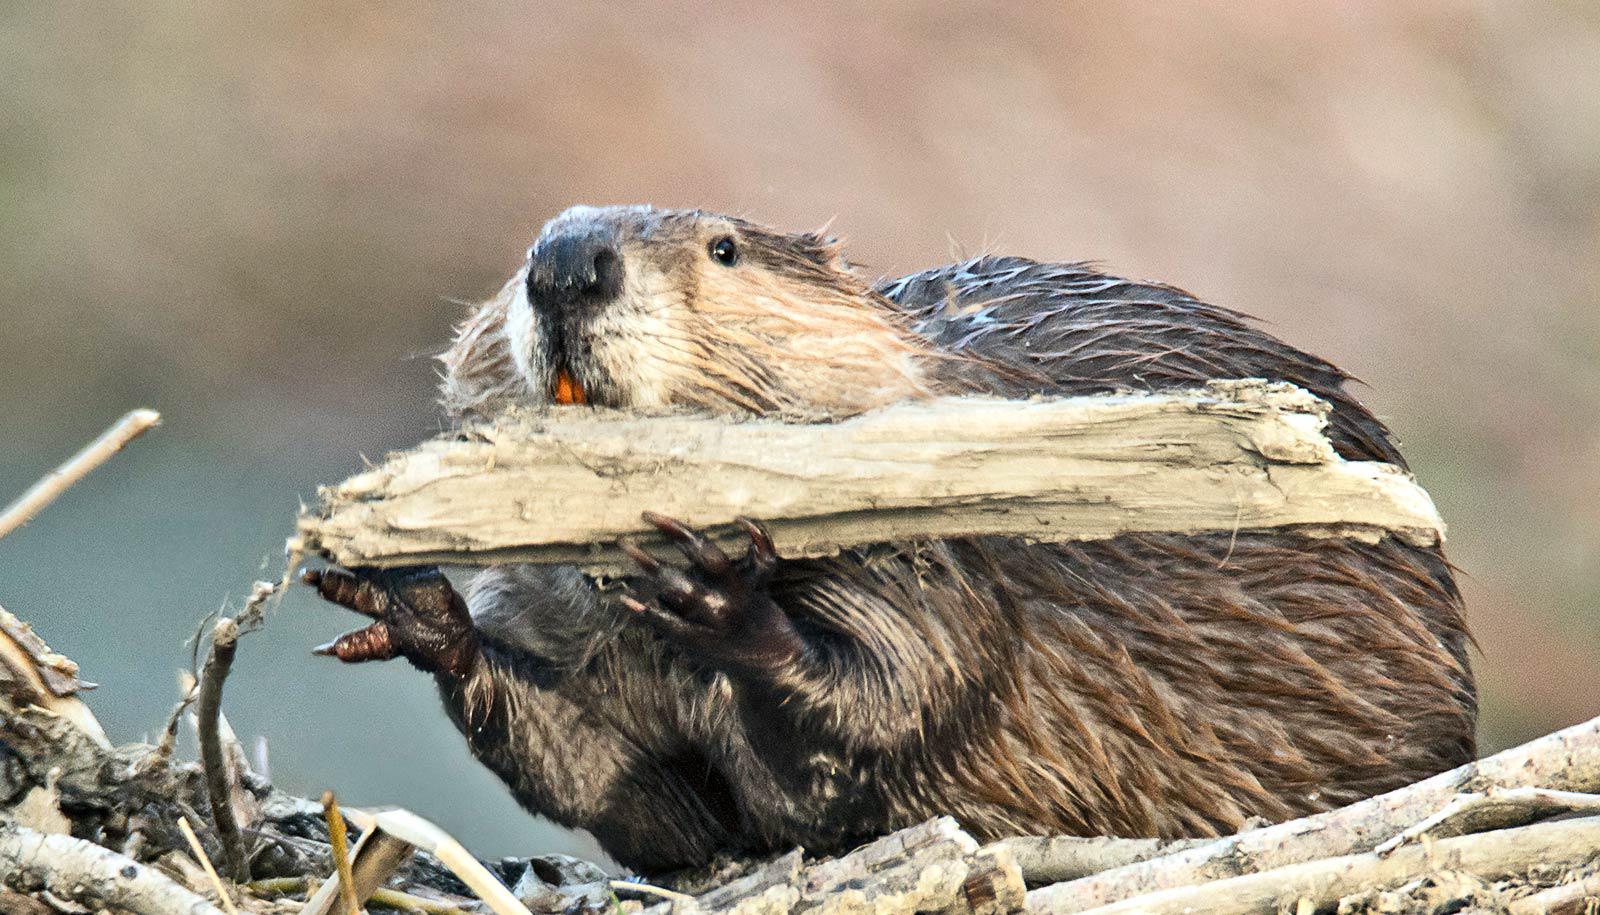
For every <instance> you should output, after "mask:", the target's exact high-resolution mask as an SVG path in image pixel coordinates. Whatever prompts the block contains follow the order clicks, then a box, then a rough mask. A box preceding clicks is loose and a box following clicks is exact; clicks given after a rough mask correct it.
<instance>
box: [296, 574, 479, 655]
mask: <svg viewBox="0 0 1600 915" xmlns="http://www.w3.org/2000/svg"><path fill="white" fill-rule="evenodd" d="M301 580H302V581H304V582H305V583H306V584H308V585H311V586H312V587H314V588H316V589H317V593H318V594H320V595H322V597H323V598H324V599H326V600H330V601H332V602H334V603H336V604H338V605H339V606H341V607H346V608H349V609H351V610H354V611H355V612H357V613H360V614H362V615H363V616H370V617H372V618H373V619H375V620H377V622H375V623H373V624H372V625H370V626H367V627H366V628H364V629H357V630H356V631H354V632H347V633H345V634H344V635H341V636H339V637H338V638H337V639H334V640H333V641H331V642H329V643H328V644H326V645H322V646H320V647H318V648H316V649H314V650H315V652H316V653H317V654H322V655H332V656H333V657H336V658H338V659H339V660H341V661H344V662H346V663H351V664H354V663H358V662H361V661H386V660H388V659H390V658H394V657H404V658H405V659H406V660H408V661H410V662H411V663H412V664H414V665H416V666H417V667H418V668H419V669H421V670H425V671H428V672H430V673H431V672H435V671H439V672H444V673H447V674H451V675H454V676H457V677H464V676H466V675H467V674H469V673H471V672H472V665H473V662H474V661H476V659H477V657H478V640H477V637H476V636H475V635H474V633H473V629H472V616H471V614H469V613H468V612H467V604H466V601H464V600H462V599H461V595H459V594H457V593H456V590H455V588H453V587H451V585H450V581H449V579H447V578H445V577H444V575H443V574H442V573H440V571H439V570H438V569H436V568H434V567H433V566H410V567H407V568H402V569H366V568H362V569H352V570H349V571H345V570H344V569H319V570H312V571H308V572H306V573H304V574H303V575H302V576H301Z"/></svg>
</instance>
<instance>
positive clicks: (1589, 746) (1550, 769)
mask: <svg viewBox="0 0 1600 915" xmlns="http://www.w3.org/2000/svg"><path fill="white" fill-rule="evenodd" d="M1518 787H1541V788H1554V789H1557V790H1560V791H1577V792H1584V793H1591V794H1592V793H1596V792H1597V791H1600V718H1595V719H1592V720H1590V721H1586V722H1584V723H1583V724H1578V725H1573V726H1572V727H1570V728H1567V729H1565V730H1562V731H1557V732H1556V733H1554V734H1550V735H1548V736H1545V737H1541V738H1539V739H1538V740H1534V741H1531V742H1529V743H1525V744H1523V745H1522V746H1519V747H1513V748H1512V749H1509V750H1506V751H1504V752H1501V753H1497V754H1495V755H1494V756H1490V757H1488V758H1486V759H1480V760H1477V761H1475V762H1470V763H1467V764H1466V765H1464V766H1460V767H1457V768H1455V769H1451V770H1450V771H1448V772H1441V773H1440V774H1438V775H1435V776H1433V777H1432V778H1428V779H1424V780H1423V781H1420V782H1417V783H1415V784H1412V785H1407V786H1406V787H1404V788H1399V789H1396V790H1394V791H1391V792H1389V793H1388V794H1380V795H1378V796H1377V797H1373V798H1368V799H1367V800H1364V801H1358V802H1356V803H1354V804H1351V805H1349V806H1347V807H1341V808H1339V809H1338V810H1330V811H1328V812H1327V813H1319V814H1316V815H1314V816H1309V817H1303V818H1301V819H1298V820H1290V821H1288V822H1286V823H1278V824H1276V825H1273V826H1266V827H1263V828H1261V829H1254V830H1251V831H1249V832H1244V833H1240V834H1239V835H1236V836H1228V837H1226V838H1222V839H1217V840H1215V841H1213V842H1210V843H1207V844H1204V845H1200V846H1198V847H1194V848H1187V849H1185V850H1183V851H1179V852H1177V853H1176V854H1171V855H1166V856H1163V857H1159V858H1152V859H1150V860H1148V861H1142V862H1139V863H1136V864H1129V865H1126V866H1123V867H1118V868H1115V869H1112V870H1108V871H1105V872H1103V873H1099V874H1094V875H1092V876H1088V877H1082V878H1080V879H1077V880H1068V881H1066V882H1064V883H1056V884H1052V885H1050V886H1046V887H1042V888H1040V889H1036V890H1033V891H1032V892H1030V893H1029V894H1028V908H1029V910H1030V911H1034V912H1041V913H1046V912H1047V913H1052V915H1066V913H1071V912H1083V911H1087V910H1090V909H1095V908H1097V907H1099V906H1105V905H1110V904H1112V903H1116V902H1119V901H1121V900H1125V899H1131V898H1133V897H1135V896H1142V895H1145V894H1148V893H1155V892H1157V891H1161V890H1167V889H1173V888H1175V887H1183V886H1189V885H1191V884H1200V883H1206V882H1209V881H1213V880H1222V879H1225V878H1230V877H1239V876H1242V875H1245V874H1253V873H1256V872H1259V871H1265V870H1272V869H1275V868H1280V867H1285V866H1288V865H1295V864H1301V863H1304V862H1306V861H1312V860H1316V859H1321V858H1333V857H1339V856H1343V855H1349V854H1352V853H1364V852H1369V851H1372V850H1373V849H1374V848H1376V847H1377V846H1378V845H1379V844H1380V843H1381V842H1383V841H1384V840H1386V839H1388V838H1390V837H1392V836H1394V835H1396V834H1398V833H1401V832H1403V831H1404V830H1406V829H1407V828H1408V827H1410V826H1411V825H1413V824H1415V823H1418V822H1421V821H1423V820H1425V819H1427V818H1428V817H1429V816H1431V815H1433V814H1434V813H1437V812H1438V811H1440V810H1442V809H1445V808H1446V807H1448V806H1450V805H1451V804H1452V802H1454V801H1455V799H1456V798H1457V797H1458V796H1459V795H1461V794H1464V793H1469V792H1471V793H1484V792H1487V791H1491V790H1494V789H1506V788H1518ZM1401 850H1402V851H1403V850H1404V849H1401ZM1395 853H1396V854H1398V853H1399V852H1395Z"/></svg>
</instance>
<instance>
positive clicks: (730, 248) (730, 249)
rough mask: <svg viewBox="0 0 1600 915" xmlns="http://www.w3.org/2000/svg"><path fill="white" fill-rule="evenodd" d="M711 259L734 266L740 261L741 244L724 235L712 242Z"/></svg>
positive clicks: (725, 265) (723, 264) (727, 265)
mask: <svg viewBox="0 0 1600 915" xmlns="http://www.w3.org/2000/svg"><path fill="white" fill-rule="evenodd" d="M711 259H712V260H714V261H716V262H717V263H719V264H721V265H722V266H724V267H732V266H733V265H734V264H737V263H738V262H739V246H738V245H736V244H734V243H733V239H732V238H730V237H729V236H726V235H724V236H722V237H721V238H719V239H717V240H716V241H714V242H712V243H711Z"/></svg>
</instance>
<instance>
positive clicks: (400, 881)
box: [0, 381, 1600, 915]
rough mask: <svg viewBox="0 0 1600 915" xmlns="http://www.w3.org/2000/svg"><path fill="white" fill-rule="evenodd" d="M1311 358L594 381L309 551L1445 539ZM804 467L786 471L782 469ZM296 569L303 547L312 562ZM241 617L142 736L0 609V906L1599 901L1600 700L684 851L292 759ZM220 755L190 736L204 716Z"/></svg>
mask: <svg viewBox="0 0 1600 915" xmlns="http://www.w3.org/2000/svg"><path fill="white" fill-rule="evenodd" d="M155 421H156V417H155V415H154V414H153V413H150V412H149V411H138V412H136V413H135V414H130V416H129V417H127V418H125V420H124V421H123V423H122V424H119V425H118V426H117V427H115V428H114V429H113V430H111V431H110V432H108V433H107V435H106V436H103V437H102V438H101V439H100V440H98V441H97V442H96V443H94V444H92V445H91V446H90V447H88V448H86V449H85V450H84V452H82V453H80V455H78V456H76V457H75V458H74V459H73V460H71V461H69V462H68V463H67V464H66V465H63V468H62V469H61V470H60V471H58V472H57V473H55V474H53V475H52V476H51V477H49V478H47V479H46V480H45V481H42V482H41V484H40V485H39V486H38V487H35V488H34V490H31V491H30V492H29V493H28V494H27V495H25V496H24V497H23V499H20V500H18V502H17V503H15V504H14V505H13V506H12V507H11V508H8V509H7V510H6V511H4V512H0V536H4V534H5V533H6V532H7V531H9V530H11V529H14V528H15V527H16V526H19V525H21V524H23V523H25V522H26V521H27V519H28V518H30V517H32V515H33V514H34V513H36V512H38V511H39V510H40V509H41V508H43V507H44V506H45V505H46V504H48V502H49V501H50V500H51V499H52V498H54V496H55V495H57V494H59V493H60V492H61V491H62V490H63V489H64V488H65V487H66V486H68V485H70V484H71V482H72V480H74V479H77V478H79V477H81V476H82V475H83V474H84V473H87V472H88V471H89V469H91V468H92V467H93V466H94V465H95V464H96V463H98V462H99V461H103V460H104V459H105V458H106V457H109V456H110V455H111V454H114V453H115V452H116V451H117V449H119V448H120V447H122V446H123V445H125V444H126V443H127V442H128V441H130V440H132V438H133V437H135V436H137V435H138V434H139V432H141V431H143V430H144V429H148V428H149V427H150V426H152V425H154V423H155ZM1325 424H1326V407H1325V405H1323V404H1321V403H1320V402H1319V401H1317V400H1316V399H1315V398H1312V397H1310V396H1309V395H1307V394H1305V392H1303V391H1299V390H1298V389H1294V388H1290V387H1286V386H1282V385H1273V384H1266V383H1263V382H1251V381H1246V382H1218V383H1215V384H1213V385H1210V386H1208V387H1206V388H1204V389H1201V390H1196V391H1190V392H1179V393H1174V394H1161V395H1126V396H1113V397H1099V398H1079V399H1058V400H1048V401H1037V402H1030V403H1026V404H1016V403H1005V402H999V401H983V400H956V401H944V402H935V403H930V404H918V405H909V406H904V407H896V408H890V409H888V410H884V411H880V412H877V413H874V414H869V415H866V416H862V417H858V418H855V419H851V420H847V421H843V422H838V423H824V424H820V425H806V426H797V425H792V424H787V423H782V422H759V423H748V424H735V425H730V424H727V423H723V422H719V421H715V420H710V419H704V418H694V417H658V418H639V417H625V416H604V415H597V414H595V413H592V412H584V413H575V412H568V413H560V412H547V413H542V414H528V415H515V416H510V417H503V418H501V419H500V420H499V421H497V422H494V423H488V424H482V425H477V426H472V427H468V428H466V429H463V430H460V431H458V432H457V433H456V434H453V435H451V436H449V437H446V438H443V439H439V440H435V441H432V442H428V443H425V444H424V445H423V446H421V447H419V448H418V449H414V450H412V451H409V452H406V453H404V454H400V455H396V456H392V457H391V458H390V459H389V460H388V461H386V462H385V463H384V464H382V465H380V466H378V467H376V468H374V469H372V470H370V471H368V472H366V473H363V474H361V475H359V476H357V477H354V478H352V479H351V480H349V481H346V482H345V483H344V484H341V485H340V486H337V487H331V488H329V489H326V490H325V491H324V492H323V498H322V504H321V505H319V506H318V507H316V508H315V509H314V510H311V511H309V512H307V513H305V514H304V515H303V517H302V518H301V521H300V527H299V532H298V536H297V539H296V540H295V541H292V542H291V553H292V554H298V552H299V551H301V550H315V551H318V552H321V553H322V554H324V555H326V556H329V557H331V558H333V559H335V560H336V561H340V562H343V563H347V564H352V565H399V564H410V563H417V562H450V563H464V564H486V563H493V562H504V561H529V562H564V563H574V564H578V565H580V566H582V567H584V568H586V569H587V570H589V571H590V572H592V573H595V574H600V575H604V574H606V573H607V572H610V571H613V570H614V569H615V568H617V567H618V565H619V559H620V557H619V555H618V554H617V553H616V551H615V549H614V544H615V542H616V540H617V538H619V537H621V536H624V535H638V536H639V537H640V538H641V539H646V540H648V538H649V536H651V535H652V534H654V531H653V530H651V529H648V528H643V527H642V526H641V525H640V523H639V522H638V513H639V510H640V509H642V508H649V509H653V510H656V511H664V512H667V513H669V514H673V515H675V516H677V517H679V518H681V519H682V520H684V521H686V522H687V523H689V524H692V525H696V526H700V527H709V528H711V529H712V531H713V533H714V532H715V531H716V530H717V529H718V525H725V524H726V522H727V520H728V519H731V518H733V517H734V516H736V515H740V514H749V515H753V516H757V517H760V518H762V519H763V521H765V522H766V523H768V524H769V526H770V527H771V529H772V531H773V533H774V536H775V539H776V541H777V545H778V549H779V551H780V552H781V553H782V554H783V555H785V556H806V555H817V554H820V553H825V552H828V551H831V550H837V549H840V548H842V547H848V546H852V545H856V544H860V543H866V542H874V541H882V540H886V539H900V538H908V537H942V536H958V535H972V534H996V533H998V534H1012V535H1025V536H1029V537H1035V538H1038V539H1072V538H1094V537H1107V536H1115V535H1116V534H1119V533H1124V532H1128V531H1136V530H1169V531H1209V530H1229V529H1232V530H1241V529H1261V528H1268V527H1281V526H1292V527H1294V528H1295V529H1296V530H1299V531H1303V532H1307V533H1312V534H1322V535H1326V536H1341V537H1359V538H1364V539H1376V538H1379V537H1385V536H1394V537H1400V538H1404V539H1406V540H1408V541H1410V542H1415V543H1425V544H1427V543H1436V542H1438V541H1439V539H1440V538H1441V537H1442V536H1443V526H1442V524H1441V523H1440V522H1439V519H1438V516H1437V514H1436V513H1435V512H1434V510H1433V506H1432V503H1431V501H1429V499H1428V497H1427V494H1426V493H1425V492H1423V491H1422V490H1421V488H1420V487H1418V486H1417V485H1416V483H1415V481H1414V480H1412V479H1411V478H1410V477H1409V475H1407V474H1405V473H1404V472H1402V471H1400V470H1398V469H1397V468H1393V467H1389V466H1387V465H1379V464H1367V463H1362V462H1347V461H1344V460H1342V459H1340V458H1339V457H1338V456H1337V455H1336V454H1335V453H1334V452H1333V449H1332V447H1331V446H1330V445H1329V444H1328V442H1327V439H1326V438H1325V437H1324V436H1323V434H1322V432H1323V428H1324V426H1325ZM780 482H781V485H778V484H779V483H780ZM286 578H287V575H286ZM282 587H283V583H282V582H279V583H277V584H268V583H258V584H257V585H256V587H255V588H254V589H253V590H252V592H251V594H250V596H249V598H248V599H247V600H246V601H245V603H244V605H243V608H242V609H241V610H240V612H238V613H237V614H235V615H233V616H229V617H224V618H222V619H220V620H218V621H217V622H216V623H215V625H214V626H213V627H212V628H211V630H210V634H209V639H208V643H207V645H206V647H205V651H204V652H203V657H204V659H205V660H204V663H203V665H201V667H200V670H199V671H198V672H197V674H196V676H195V677H193V678H192V682H191V683H189V684H187V685H186V686H185V687H184V689H183V695H182V697H181V699H180V701H179V703H178V705H177V708H176V709H175V710H174V712H173V715H172V716H171V719H170V720H169V722H168V723H167V726H166V728H165V729H163V731H162V733H161V737H160V739H159V740H158V741H157V742H156V743H155V744H153V745H143V744H136V745H125V746H115V745H113V744H112V742H111V741H110V740H109V739H108V738H107V736H106V734H105V733H104V731H103V729H102V728H101V726H100V725H99V723H98V721H97V720H96V719H95V716H94V715H93V713H92V712H91V711H90V710H89V708H88V706H87V704H85V703H84V702H83V700H82V697H81V695H80V693H81V692H82V691H83V690H84V689H86V688H87V684H84V683H82V682H81V681H80V680H79V679H78V677H77V668H76V666H75V665H74V664H73V663H72V662H71V661H70V660H68V659H66V658H64V657H62V656H61V655H59V654H57V653H55V652H52V651H50V649H49V648H48V647H47V646H45V644H44V642H43V641H42V640H41V639H40V638H39V637H38V636H36V635H35V634H34V633H33V631H32V630H31V628H29V627H28V626H27V625H26V624H24V623H23V622H22V621H20V620H18V619H16V618H15V617H12V616H11V615H10V614H7V613H5V612H4V611H3V610H0V912H7V913H10V912H18V913H23V915H46V913H73V915H77V913H83V912H91V911H120V912H132V913H136V915H180V913H181V915H222V913H224V912H226V913H228V915H234V913H237V912H244V911H248V912H261V913H266V912H273V913H289V912H300V913H306V915H330V913H341V915H356V913H357V912H358V911H359V910H360V909H362V908H363V907H367V908H370V909H374V910H381V909H392V910H400V911H418V912H426V913H431V915H462V913H468V912H479V913H481V912H494V913H497V915H528V913H530V912H563V913H573V915H578V913H587V912H593V913H600V912H619V911H625V912H644V911H646V910H648V911H650V912H652V913H666V912H705V913H743V915H754V913H772V915H790V913H796V915H798V913H845V912H850V913H857V912H882V913H888V915H900V913H905V915H910V913H953V915H965V913H982V915H991V913H994V915H999V913H1011V912H1022V911H1031V912H1040V913H1069V912H1074V913H1075V912H1093V913H1113V912H1157V913H1162V912H1170V913H1179V912H1218V913H1246V912H1250V913H1277V912H1294V913H1296V915H1302V913H1311V912H1335V911H1337V912H1340V913H1355V912H1362V911H1372V912H1379V911H1382V912H1397V911H1432V910H1435V909H1439V910H1444V911H1452V912H1454V911H1461V910H1464V909H1466V908H1470V907H1477V908H1480V909H1485V910H1495V911H1509V912H1513V913H1517V915H1536V913H1543V912H1578V911H1585V910H1586V909H1585V907H1586V906H1588V905H1590V904H1591V903H1592V902H1593V903H1595V904H1600V867H1597V863H1600V718H1597V719H1595V720H1594V721H1590V722H1587V723H1585V724H1581V725H1577V726H1575V727H1572V728H1568V729H1566V730H1564V731H1560V732H1558V733H1555V734H1552V735H1549V736H1548V737H1544V738H1541V739H1539V740H1536V741H1533V742H1532V743H1529V744H1526V745H1524V746H1521V747H1517V748H1515V749H1512V750H1507V751H1505V752H1503V753H1500V754H1498V755H1496V756H1492V757H1489V758H1487V759H1484V760H1481V761H1478V762H1475V763H1472V764H1469V765H1467V766H1463V767H1461V768H1459V769H1456V770H1452V771H1450V772H1446V773H1443V774H1441V775H1438V776H1435V777H1433V778H1430V779H1427V780H1425V781H1421V782H1418V783H1416V784H1414V785H1411V786H1408V787H1406V788H1402V789H1400V790H1397V791H1394V792H1391V793H1389V794H1386V795H1382V796H1379V797H1375V798H1371V799H1369V800H1366V801H1362V802H1359V803H1356V804H1352V805H1350V806H1348V807H1345V808H1343V809H1340V810H1335V811H1331V812H1328V813H1323V814H1318V815H1316V816H1311V817H1306V818H1304V819H1300V820H1295V821H1291V822H1287V823H1280V824H1276V825H1262V826H1260V827H1258V828H1252V829H1249V830H1247V831H1244V832H1241V833H1240V834H1238V835H1234V836H1228V837H1223V838H1210V839H1193V840H1185V841H1179V842H1162V841H1158V840H1154V839H1135V838H1075V837H1019V838H1014V839H1007V840H1004V841H1001V842H997V843H994V844H990V845H987V846H985V845H981V844H980V843H978V842H977V841H975V840H974V839H973V838H972V837H971V836H970V835H968V834H966V833H965V832H963V831H962V829H961V827H960V824H958V823H956V822H955V821H953V820H951V819H949V818H939V819H935V820H932V821H929V822H927V823H923V824H921V825H918V826H914V827H911V828H909V829H905V830H902V831H900V832H897V833H894V834H892V835H889V836H885V837H883V838H880V839H878V840H877V841H874V842H872V843H870V844H868V845H865V846H863V847H861V848H859V849H856V850H854V851H852V852H850V853H848V854H845V855H842V856H839V857H836V858H831V859H826V858H825V859H817V858H812V857H808V856H807V855H806V854H805V852H804V850H803V849H795V850H793V851H791V852H789V853H787V854H783V855H779V856H777V857H775V858H770V859H763V860H746V861H738V860H727V861H721V862H718V864H717V865H716V866H714V867H712V868H709V869H707V870H705V871H703V872H700V873H695V874H678V875H671V876H670V877H660V876H658V877H657V879H656V880H655V881H654V882H650V883H645V882H641V881H638V880H633V879H624V880H618V879H613V878H612V877H609V876H608V875H606V873H605V872H604V871H602V870H601V869H600V868H599V867H596V866H595V865H593V864H589V863H586V862H581V861H577V860H575V859H571V858H566V857H563V856H559V855H549V856H543V857H538V858H530V859H519V860H513V859H508V860H505V861H500V862H496V863H486V862H481V861H478V860H476V859H474V858H473V857H472V856H471V855H470V854H468V853H467V852H466V850H465V849H464V848H462V847H461V845H460V844H459V843H457V842H456V841H455V840H454V839H452V838H451V837H450V836H448V835H445V834H444V833H443V832H442V831H440V830H438V829H437V828H436V827H434V826H432V825H431V824H428V823H426V822H425V821H423V820H421V819H420V818H418V817H415V816H414V815H411V814H408V813H406V812H404V811H385V812H370V811H359V810H341V809H340V808H339V805H338V803H337V801H336V799H334V798H333V797H332V796H331V795H325V796H324V797H323V798H322V799H321V800H320V801H311V800H308V799H303V798H296V797H292V796H289V795H285V794H283V793H281V792H279V791H277V790H276V789H274V788H273V787H272V785H271V784H269V782H268V780H267V779H266V777H265V773H264V771H262V770H263V769H264V767H263V766H258V765H257V766H253V765H252V763H251V762H250V761H249V760H248V758H247V757H248V754H246V753H245V752H244V750H243V749H242V748H241V746H240V744H239V742H238V740H237V739H236V738H235V737H234V735H233V734H232V731H231V729H230V728H229V727H228V725H227V719H226V716H225V715H224V714H223V712H222V706H223V688H224V684H225V683H226V679H227V676H228V672H229V670H230V668H231V666H232V663H233V659H234V656H235V654H236V652H237V651H238V648H239V645H240V640H241V637H243V636H245V635H247V634H248V633H250V632H251V631H253V630H255V629H257V628H259V627H260V626H261V625H262V624H263V622H264V620H265V608H266V607H267V606H268V605H269V604H270V602H271V601H272V600H273V599H274V598H275V596H276V595H277V594H279V593H280V592H281V589H282ZM190 709H192V710H193V714H192V716H191V717H192V720H193V723H194V727H195V731H196V734H197V737H198V741H199V748H200V749H199V759H198V760H183V759H179V758H178V754H177V753H176V750H175V746H176V740H175V736H176V732H177V730H178V728H179V723H180V721H181V720H182V719H183V718H185V717H186V716H190Z"/></svg>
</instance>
